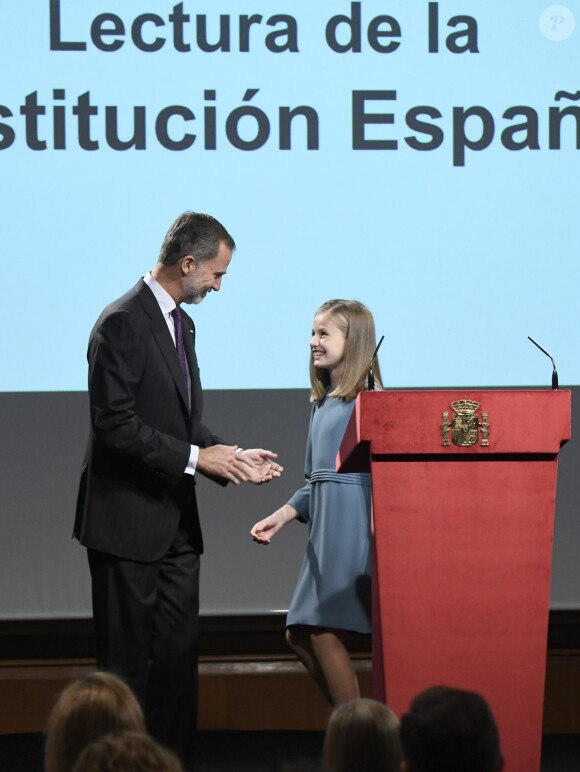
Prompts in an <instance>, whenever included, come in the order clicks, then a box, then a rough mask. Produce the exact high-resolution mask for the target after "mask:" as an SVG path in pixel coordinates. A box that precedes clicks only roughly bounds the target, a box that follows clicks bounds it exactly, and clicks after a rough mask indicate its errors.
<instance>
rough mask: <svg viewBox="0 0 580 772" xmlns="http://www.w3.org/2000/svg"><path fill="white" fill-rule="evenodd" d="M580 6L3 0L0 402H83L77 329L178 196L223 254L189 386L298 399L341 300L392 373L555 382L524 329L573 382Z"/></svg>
mask: <svg viewBox="0 0 580 772" xmlns="http://www.w3.org/2000/svg"><path fill="white" fill-rule="evenodd" d="M248 17H251V18H248ZM575 19H576V20H578V21H580V0H572V1H571V2H567V3H566V5H565V6H564V5H550V4H549V3H547V2H545V1H544V2H535V0H526V2H517V3H505V2H504V0H441V2H438V3H436V2H426V1H425V0H389V1H388V2H385V1H384V0H364V1H363V2H344V1H343V0H335V1H334V2H333V3H313V2H311V1H308V2H306V0H294V1H293V2H289V1H288V0H286V1H284V0H269V1H268V2H266V1H265V0H252V2H251V3H248V4H245V3H244V2H243V0H237V2H234V1H233V0H229V2H226V0H221V1H219V0H212V1H211V2H209V0H184V1H183V2H180V3H176V2H175V0H168V2H164V1H163V0H122V1H121V0H106V2H105V0H84V1H83V2H82V3H79V2H78V1H77V0H60V1H59V0H52V1H50V0H28V2H26V3H22V2H21V3H7V2H3V3H2V4H0V61H1V63H2V67H1V72H2V75H1V76H0V174H1V180H2V184H1V187H0V190H1V193H0V196H1V199H0V203H1V206H0V211H1V218H2V227H1V229H0V255H1V259H2V270H3V292H2V296H3V302H2V304H1V305H0V320H1V322H2V325H3V328H4V330H5V331H6V330H9V331H10V332H9V334H8V335H7V334H5V335H4V336H2V339H1V340H0V358H1V360H2V362H3V363H4V366H3V367H2V369H1V370H0V390H2V391H20V390H23V391H44V390H47V391H60V390H62V391H70V390H84V389H85V385H86V364H85V349H86V341H87V338H88V334H89V331H90V329H91V326H92V324H93V322H94V321H95V319H96V317H97V316H98V314H99V312H100V310H101V309H102V308H103V307H104V306H105V305H106V304H107V303H108V302H110V301H111V300H113V299H114V298H115V297H117V296H119V295H121V294H122V293H123V292H125V290H126V289H128V288H129V287H130V286H132V284H134V283H135V282H136V281H137V279H138V278H139V277H140V276H142V275H143V273H144V272H145V271H146V270H147V269H149V268H151V267H152V266H153V264H154V263H155V261H156V257H157V253H158V250H159V246H160V244H161V241H162V239H163V236H164V234H165V231H166V230H167V228H168V227H169V225H170V223H171V222H172V220H173V219H174V217H175V216H176V215H177V214H179V213H180V212H181V211H183V210H185V209H193V210H197V211H206V212H210V213H211V214H213V215H215V216H216V217H218V219H220V220H221V221H222V222H223V223H224V225H225V226H226V227H227V228H228V230H229V231H230V232H231V234H232V235H233V236H234V238H235V240H236V242H237V244H238V250H237V253H236V255H235V257H234V260H233V262H232V265H231V269H230V271H229V273H228V276H227V277H226V279H225V280H224V282H223V285H222V290H221V292H220V294H219V295H215V294H211V295H210V296H209V297H208V298H207V299H206V301H205V302H204V303H203V304H202V305H200V306H198V307H196V308H195V309H194V310H193V314H194V318H195V320H196V323H197V326H198V332H199V334H198V338H197V340H198V344H197V346H198V358H199V361H200V366H201V371H202V381H203V384H204V387H205V388H213V389H219V388H240V389H249V388H276V387H279V388H298V387H305V386H306V385H307V380H308V379H307V357H308V346H307V344H308V340H309V333H310V327H311V323H312V315H313V312H314V310H315V309H316V308H317V307H318V306H319V305H320V304H321V303H322V302H323V301H324V300H326V299H328V298H330V297H336V296H340V297H350V298H357V299H360V300H362V301H363V302H365V303H367V304H368V305H369V306H370V308H371V309H372V310H373V312H374V314H375V318H376V322H377V332H378V333H379V335H380V334H382V333H384V334H385V336H386V341H385V343H384V345H383V349H382V352H381V353H382V368H383V372H384V375H385V381H386V385H388V386H394V387H398V386H409V387H420V386H457V385H461V386H494V385H496V386H503V385H535V384H538V385H548V383H549V377H550V369H551V368H550V364H549V362H548V361H547V360H546V359H545V358H544V357H543V356H542V354H541V353H540V352H538V351H537V350H536V349H535V348H534V347H533V346H532V345H531V344H530V343H529V342H528V341H527V336H528V335H532V336H533V337H534V338H536V339H537V340H539V341H540V342H541V343H542V344H543V345H544V346H545V347H546V348H548V349H549V350H550V351H551V353H552V354H553V356H554V357H555V359H556V361H557V363H558V367H559V371H560V378H561V382H562V383H565V384H572V383H574V384H579V383H580V357H578V355H577V345H576V339H577V332H578V329H579V328H580V324H579V322H580V304H579V303H578V302H577V298H576V295H577V292H578V287H579V286H580V281H579V280H580V276H579V273H580V269H579V261H578V257H577V249H578V248H577V237H576V235H575V232H576V223H577V217H578V215H577V210H578V186H579V175H578V148H577V134H578V131H579V129H578V125H579V122H578V112H579V111H580V102H579V101H577V100H578V89H580V81H579V80H578V75H577V62H578V45H579V37H578V35H579V34H580V30H579V29H575ZM211 48H214V49H215V50H207V49H211ZM562 92H564V93H562ZM293 111H294V113H293ZM292 116H293V117H292ZM123 148H125V149H123ZM23 307H24V308H26V313H23ZM24 340H28V341H29V340H35V341H37V343H38V345H36V346H35V349H34V350H35V355H34V358H32V357H31V356H30V348H29V347H28V346H25V345H23V341H24Z"/></svg>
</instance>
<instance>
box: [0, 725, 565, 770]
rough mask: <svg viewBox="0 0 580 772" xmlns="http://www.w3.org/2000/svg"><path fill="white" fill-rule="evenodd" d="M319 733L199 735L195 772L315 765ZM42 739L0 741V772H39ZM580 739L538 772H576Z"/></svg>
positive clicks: (561, 738) (548, 753) (546, 754)
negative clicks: (299, 764) (287, 764)
mask: <svg viewBox="0 0 580 772" xmlns="http://www.w3.org/2000/svg"><path fill="white" fill-rule="evenodd" d="M323 737H324V735H323V733H322V732H226V731H213V732H199V733H198V738H199V751H198V762H197V765H196V768H195V772H226V771H227V772H236V770H239V771H240V772H280V770H281V768H282V766H283V765H284V764H285V763H287V762H291V763H295V762H297V761H299V760H302V761H304V762H305V767H306V766H310V765H312V768H315V766H316V765H317V764H318V763H319V762H320V757H321V753H322V742H323ZM42 751H43V736H42V734H19V735H3V736H0V769H1V770H2V772H42ZM579 769H580V735H546V736H545V737H544V739H543V742H542V767H541V772H577V770H579Z"/></svg>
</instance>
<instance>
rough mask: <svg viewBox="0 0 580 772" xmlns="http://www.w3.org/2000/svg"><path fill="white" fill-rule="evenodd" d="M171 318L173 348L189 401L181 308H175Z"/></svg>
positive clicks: (188, 381)
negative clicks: (175, 350) (175, 351)
mask: <svg viewBox="0 0 580 772" xmlns="http://www.w3.org/2000/svg"><path fill="white" fill-rule="evenodd" d="M171 316H172V317H173V323H174V325H175V348H176V349H177V356H178V357H179V364H180V366H181V372H182V373H183V379H184V381H185V388H186V390H187V399H188V401H189V399H190V391H191V386H190V383H191V381H190V377H189V367H188V366H187V357H186V356H185V348H184V347H183V328H182V326H181V308H180V307H179V306H176V307H175V308H174V309H173V311H172V312H171Z"/></svg>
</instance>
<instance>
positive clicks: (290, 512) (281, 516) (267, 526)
mask: <svg viewBox="0 0 580 772" xmlns="http://www.w3.org/2000/svg"><path fill="white" fill-rule="evenodd" d="M297 516H298V512H297V511H296V510H295V509H294V508H293V507H290V506H288V504H284V506H283V507H280V509H277V510H276V511H275V512H273V513H272V514H271V515H269V516H268V517H265V518H264V519H263V520H260V521H258V522H257V523H256V524H255V525H254V527H253V528H252V530H251V531H250V534H251V536H252V539H253V540H254V541H255V542H258V544H270V542H271V541H272V537H273V536H274V535H275V534H277V533H278V531H279V530H280V529H281V528H282V527H283V526H284V525H286V523H287V522H288V521H289V520H294V518H295V517H297Z"/></svg>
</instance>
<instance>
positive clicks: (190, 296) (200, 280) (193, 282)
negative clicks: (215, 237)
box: [181, 241, 232, 305]
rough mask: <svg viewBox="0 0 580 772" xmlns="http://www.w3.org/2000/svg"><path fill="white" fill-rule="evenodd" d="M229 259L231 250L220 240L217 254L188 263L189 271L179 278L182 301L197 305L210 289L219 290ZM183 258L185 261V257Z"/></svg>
mask: <svg viewBox="0 0 580 772" xmlns="http://www.w3.org/2000/svg"><path fill="white" fill-rule="evenodd" d="M231 259H232V250H231V249H230V248H229V247H227V246H226V245H225V244H224V242H223V241H222V242H220V247H219V250H218V253H217V255H216V256H215V257H214V258H213V259H212V260H203V261H195V262H194V263H193V264H188V265H190V268H189V271H188V273H187V274H186V275H185V276H184V277H183V278H182V280H181V289H182V291H183V301H182V302H183V303H193V304H195V305H197V304H198V303H201V301H202V300H203V299H204V298H205V296H206V295H207V293H208V292H211V290H215V292H219V289H220V287H221V283H222V276H224V275H225V274H226V272H227V270H228V265H229V264H230V260H231ZM185 260H186V261H187V258H185Z"/></svg>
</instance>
